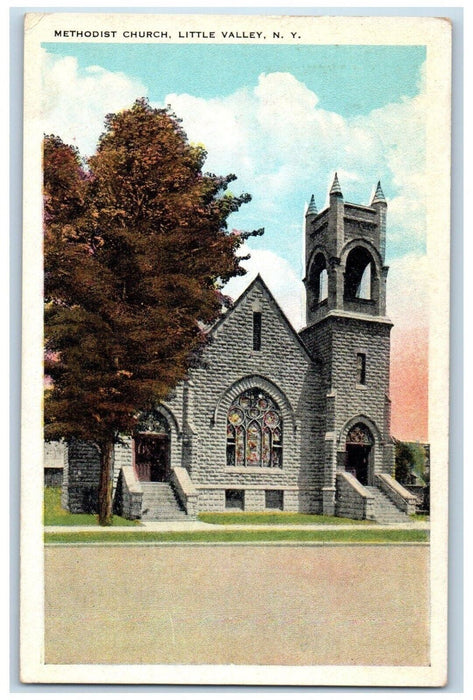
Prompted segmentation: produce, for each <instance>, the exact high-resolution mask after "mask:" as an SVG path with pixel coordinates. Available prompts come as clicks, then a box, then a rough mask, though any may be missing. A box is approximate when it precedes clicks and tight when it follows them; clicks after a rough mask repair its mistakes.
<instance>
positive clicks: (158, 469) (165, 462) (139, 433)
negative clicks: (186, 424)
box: [134, 411, 171, 481]
mask: <svg viewBox="0 0 473 700" xmlns="http://www.w3.org/2000/svg"><path fill="white" fill-rule="evenodd" d="M134 443H135V472H136V476H137V478H138V480H139V481H168V478H169V472H170V463H171V430H170V428H169V423H168V421H167V420H166V418H165V417H164V416H163V415H162V413H159V411H150V412H149V413H147V414H145V415H144V416H142V418H141V420H140V422H139V424H138V426H137V430H136V433H135V436H134Z"/></svg>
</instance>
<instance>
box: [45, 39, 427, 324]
mask: <svg viewBox="0 0 473 700" xmlns="http://www.w3.org/2000/svg"><path fill="white" fill-rule="evenodd" d="M43 47H44V49H45V53H44V62H43V91H42V92H43V105H42V119H43V125H44V128H43V130H44V131H45V132H46V133H55V134H58V135H59V136H61V137H62V138H63V140H64V141H66V142H68V143H74V144H75V145H77V146H78V147H79V150H80V151H81V153H82V154H83V155H90V154H91V153H92V152H93V150H94V146H95V143H96V141H97V138H98V136H99V135H100V133H101V131H102V127H103V118H104V116H105V114H107V113H108V112H111V111H116V110H118V109H123V108H126V107H128V106H130V105H131V104H132V102H133V101H134V100H135V99H136V98H138V97H141V96H147V97H148V98H149V100H150V102H151V103H152V104H154V105H155V106H163V105H166V104H170V105H171V106H172V108H173V110H174V111H175V113H176V114H177V115H178V116H179V117H181V118H182V120H183V127H184V129H185V130H186V132H187V134H188V136H189V139H190V140H191V141H194V142H200V143H203V144H204V145H205V147H206V148H207V151H208V159H207V163H206V169H208V170H210V171H212V172H216V173H218V174H226V173H229V172H233V173H235V174H236V175H237V178H238V179H237V180H236V182H235V183H233V184H232V189H233V191H235V192H236V193H239V192H242V191H245V192H249V193H250V194H251V195H252V197H253V199H252V202H251V203H250V204H248V205H245V206H243V207H242V208H241V210H240V212H239V213H238V214H236V215H234V216H233V218H232V219H231V221H230V225H231V226H232V227H235V228H241V229H246V230H251V229H254V228H260V227H264V228H265V235H264V236H263V237H262V238H260V239H254V240H252V239H250V240H249V242H248V245H249V247H250V252H251V253H252V259H251V261H250V263H249V264H248V271H249V277H252V276H254V274H256V272H260V273H261V274H262V275H263V277H264V279H265V280H266V281H267V282H268V283H269V286H270V287H271V288H272V290H273V292H274V293H275V296H276V298H278V300H279V301H280V303H281V305H282V306H283V308H284V310H285V311H286V313H287V315H288V316H289V318H290V319H291V320H292V322H293V323H294V325H295V326H296V327H297V326H301V325H302V324H303V298H302V289H301V284H300V280H301V278H302V277H303V269H302V259H303V238H302V224H303V214H304V207H305V205H306V204H307V203H308V201H309V198H310V195H311V194H314V195H315V199H316V203H317V206H318V208H319V210H321V209H322V208H323V207H324V206H325V205H326V195H327V192H328V189H329V187H330V184H331V180H332V178H333V174H334V171H335V170H337V171H338V175H339V179H340V183H341V187H342V191H343V193H344V196H345V199H346V200H347V201H352V202H358V203H362V204H368V203H369V202H370V199H371V196H372V192H373V188H374V187H375V186H376V182H377V181H378V180H379V179H380V180H381V182H382V186H383V190H384V192H385V195H386V198H387V200H388V243H387V262H388V264H390V265H391V266H392V272H391V273H390V277H391V278H392V283H391V298H392V299H393V300H394V301H393V308H394V315H396V313H397V312H398V309H397V307H396V299H397V297H398V294H396V291H398V290H399V289H400V288H401V287H402V286H404V285H405V284H406V280H409V283H410V285H411V288H412V284H414V286H415V279H413V275H414V274H415V275H417V278H418V279H419V283H420V282H421V276H422V269H423V268H422V265H423V263H424V255H425V201H424V198H423V188H422V183H423V177H424V158H425V153H424V150H425V146H424V139H425V134H424V126H425V118H426V109H427V102H426V98H425V86H424V77H423V64H424V61H425V47H423V46H332V45H328V46H325V45H317V46H314V45H277V46H276V45H248V44H246V45H245V44H239V45H234V44H179V45H176V44H165V43H162V44H158V43H156V44H119V45H118V44H106V43H100V44H92V43H91V44H87V43H70V44H67V43H61V44H59V43H56V44H44V45H43ZM248 282H249V279H245V278H243V279H240V280H236V281H234V282H232V283H230V288H229V290H228V291H229V293H231V294H232V295H234V296H236V295H237V294H239V293H240V292H241V291H242V288H243V286H246V284H247V283H248ZM388 301H389V298H388ZM419 303H420V302H419ZM421 310H422V309H421V307H419V312H421ZM399 313H400V312H399Z"/></svg>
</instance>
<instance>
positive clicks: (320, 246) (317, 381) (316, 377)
mask: <svg viewBox="0 0 473 700" xmlns="http://www.w3.org/2000/svg"><path fill="white" fill-rule="evenodd" d="M386 210H387V204H386V201H385V197H384V194H383V192H382V189H381V185H380V184H379V183H378V187H377V189H376V192H375V195H374V197H373V200H372V202H371V204H370V205H369V206H366V205H360V204H352V203H349V202H346V201H345V200H344V197H343V194H342V191H341V187H340V184H339V181H338V178H337V176H336V175H335V179H334V182H333V184H332V187H331V190H330V195H329V206H328V207H327V208H326V209H324V210H323V211H321V212H319V211H318V210H317V207H316V203H315V198H314V196H312V198H311V200H310V204H309V207H308V209H307V212H306V215H305V222H306V223H305V277H304V280H303V281H304V285H305V289H306V324H307V325H306V327H305V328H303V329H302V330H301V331H300V332H299V333H297V332H296V331H295V330H294V329H293V327H292V326H291V324H290V322H289V321H288V320H287V318H286V316H285V315H284V313H283V312H282V310H281V308H280V307H279V305H278V303H277V302H276V300H275V298H274V297H273V295H272V293H271V291H270V289H269V288H268V287H267V286H266V284H265V282H264V280H263V279H262V278H261V277H260V276H258V277H256V279H254V280H253V281H252V282H251V284H250V285H249V286H248V287H247V289H246V290H245V292H244V293H243V294H242V295H241V296H240V298H239V299H238V300H237V301H236V302H235V304H234V305H233V307H232V308H231V309H230V310H229V311H228V312H227V313H226V314H225V315H224V316H223V317H222V318H221V319H220V320H219V321H218V322H217V323H216V324H215V326H214V327H213V328H212V329H211V331H210V334H209V336H210V337H209V342H208V344H207V345H206V346H205V348H204V350H203V353H202V362H201V363H200V365H199V366H198V367H196V368H192V369H191V370H189V376H188V379H187V380H186V381H184V382H182V383H180V384H179V385H178V386H176V387H175V389H174V391H173V392H172V394H171V395H169V396H168V397H167V399H166V401H163V402H161V403H160V404H158V405H156V407H155V409H154V410H153V411H151V412H150V413H147V414H145V415H143V416H141V419H140V423H139V425H138V427H137V430H136V432H135V434H134V435H133V436H131V437H124V438H123V440H122V442H121V444H118V445H116V447H115V454H114V493H115V496H114V510H115V512H117V513H120V514H122V515H124V516H125V517H127V518H131V519H143V520H145V519H148V520H152V519H156V520H159V519H165V520H167V519H169V520H171V519H173V520H174V519H176V520H177V519H193V518H195V517H196V516H197V515H198V514H199V513H200V512H208V511H219V512H222V511H226V510H235V509H236V510H241V511H252V512H255V511H257V512H261V511H273V510H280V511H289V512H299V513H319V514H326V515H338V516H343V517H351V518H357V519H370V520H377V521H378V522H386V523H387V522H401V521H403V520H407V519H408V516H409V514H410V513H412V512H414V509H415V497H413V496H412V494H410V493H409V492H408V491H406V489H404V488H403V487H402V486H401V485H400V484H398V483H397V482H396V481H395V479H394V478H393V475H394V446H393V443H392V440H391V435H390V414H391V404H390V398H389V367H390V332H391V327H392V323H391V321H390V320H389V318H388V317H387V315H386V283H387V277H388V267H387V266H386V265H385V247H386ZM99 471H100V462H99V456H98V453H97V451H96V449H95V448H94V446H93V445H91V444H86V443H80V442H76V443H72V444H70V445H69V446H68V450H67V454H66V456H65V461H64V469H63V486H62V503H63V506H64V507H65V508H67V509H68V510H70V511H71V512H75V513H77V512H91V511H94V509H96V507H97V491H98V483H99Z"/></svg>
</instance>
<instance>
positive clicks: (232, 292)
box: [223, 244, 305, 330]
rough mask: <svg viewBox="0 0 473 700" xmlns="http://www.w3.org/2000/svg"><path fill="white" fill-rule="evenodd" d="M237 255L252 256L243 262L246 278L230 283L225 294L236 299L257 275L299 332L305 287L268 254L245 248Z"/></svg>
mask: <svg viewBox="0 0 473 700" xmlns="http://www.w3.org/2000/svg"><path fill="white" fill-rule="evenodd" d="M238 252H239V254H240V255H246V254H247V253H250V255H251V257H250V259H249V260H245V261H244V262H242V267H244V268H245V270H247V274H246V275H244V276H242V277H234V278H233V279H232V280H230V281H229V282H228V283H227V284H226V285H225V288H224V290H223V291H224V293H225V294H228V296H230V297H232V298H233V299H236V298H237V297H239V296H240V294H242V293H243V292H244V291H245V289H246V288H247V286H248V285H249V284H250V282H251V281H252V280H254V278H255V277H256V275H257V274H258V273H259V274H260V275H261V277H262V278H263V281H264V282H265V284H266V285H267V286H268V287H269V289H270V290H271V293H272V294H273V296H274V298H275V299H276V301H277V302H278V304H279V305H280V307H281V309H282V310H283V311H284V313H285V315H286V316H287V318H288V319H289V321H290V322H291V324H292V325H293V327H294V328H295V329H296V330H299V329H300V328H302V326H303V325H304V324H305V308H304V304H305V292H304V285H303V284H302V282H301V280H300V279H299V278H298V276H297V275H296V273H295V272H294V270H293V269H292V267H291V266H290V265H289V263H288V262H287V260H285V259H284V258H281V257H280V256H279V255H276V254H275V253H272V252H271V251H269V250H252V249H251V248H250V247H249V246H248V245H246V244H245V245H243V246H241V248H240V250H239V251H238Z"/></svg>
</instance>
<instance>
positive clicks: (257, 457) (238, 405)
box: [227, 389, 283, 468]
mask: <svg viewBox="0 0 473 700" xmlns="http://www.w3.org/2000/svg"><path fill="white" fill-rule="evenodd" d="M282 423H283V422H282V416H281V412H280V410H279V407H278V406H277V404H276V403H275V402H274V401H273V400H272V399H271V398H270V397H269V396H268V395H267V394H266V393H265V392H264V391H262V390H261V389H249V390H247V391H244V392H243V393H242V394H240V396H238V397H237V398H236V399H235V400H234V401H233V403H232V405H231V406H230V408H229V409H228V414H227V465H229V466H236V467H274V468H281V467H282V438H283V424H282Z"/></svg>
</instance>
